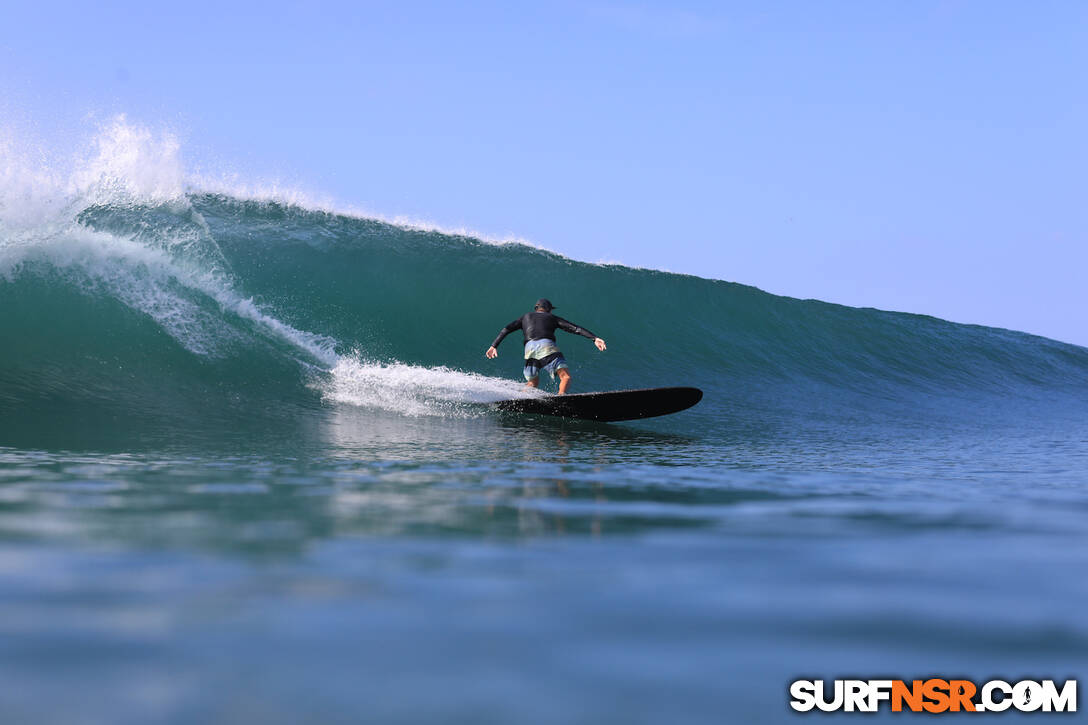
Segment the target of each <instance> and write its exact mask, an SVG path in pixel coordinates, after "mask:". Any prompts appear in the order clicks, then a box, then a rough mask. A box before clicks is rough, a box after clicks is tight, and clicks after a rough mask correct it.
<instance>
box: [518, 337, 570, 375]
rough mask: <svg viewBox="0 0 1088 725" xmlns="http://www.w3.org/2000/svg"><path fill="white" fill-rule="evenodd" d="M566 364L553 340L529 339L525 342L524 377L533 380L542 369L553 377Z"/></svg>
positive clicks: (565, 366)
mask: <svg viewBox="0 0 1088 725" xmlns="http://www.w3.org/2000/svg"><path fill="white" fill-rule="evenodd" d="M567 367H570V366H569V365H567V361H566V359H565V358H564V357H563V353H561V352H559V348H558V347H556V344H555V340H530V341H529V342H527V343H525V371H524V372H525V379H526V380H535V379H536V378H537V377H539V375H540V371H541V370H544V371H545V372H547V373H548V375H550V376H551V377H552V379H553V380H554V379H555V374H556V373H557V372H558V371H560V370H562V369H563V368H567Z"/></svg>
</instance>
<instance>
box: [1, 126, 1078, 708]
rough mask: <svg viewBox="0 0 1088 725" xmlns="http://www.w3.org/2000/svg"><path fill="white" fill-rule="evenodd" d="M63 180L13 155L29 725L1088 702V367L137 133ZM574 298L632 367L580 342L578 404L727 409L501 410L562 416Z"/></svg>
mask: <svg viewBox="0 0 1088 725" xmlns="http://www.w3.org/2000/svg"><path fill="white" fill-rule="evenodd" d="M48 156H49V154H44V153H42V152H41V151H40V149H37V148H35V147H34V146H33V145H32V144H28V143H25V142H21V141H19V140H18V139H15V138H11V137H8V138H5V139H4V140H3V141H2V142H0V169H2V171H0V174H2V176H0V614H2V615H3V616H0V639H2V640H3V641H4V642H5V646H4V647H3V648H0V678H2V679H3V681H4V682H6V683H9V684H10V685H11V686H9V687H5V688H4V691H3V692H0V714H3V715H5V717H4V718H3V719H4V720H5V722H7V721H11V722H19V721H28V722H29V721H33V722H109V723H118V722H150V721H162V722H181V721H190V720H193V719H200V720H202V721H208V722H239V721H257V720H260V721H262V722H270V723H277V722H284V723H286V722H299V721H303V720H312V721H321V722H340V721H343V722H356V721H358V714H359V712H367V713H369V714H370V715H371V716H372V717H373V718H374V719H376V720H379V721H388V720H417V719H421V718H429V719H441V720H442V721H450V722H458V721H464V722H480V721H481V719H483V720H488V721H495V722H509V721H512V720H516V721H519V722H537V721H539V722H546V721H547V722H552V721H555V720H556V719H557V718H561V719H564V720H572V721H591V720H592V721H599V720H602V719H608V720H616V721H624V722H632V723H637V722H660V721H661V720H662V719H664V718H665V717H666V713H667V715H668V717H669V718H670V719H679V720H681V721H685V722H721V721H723V717H724V716H723V713H729V716H728V718H726V719H727V720H729V721H733V720H735V721H738V722H740V721H744V722H757V721H759V722H778V721H784V720H787V719H791V717H792V715H791V713H790V712H789V711H788V707H787V705H786V699H785V697H784V694H785V692H786V691H787V683H788V682H789V681H790V680H792V679H795V678H797V677H800V676H802V675H805V676H808V675H813V676H821V677H825V678H829V679H830V678H834V677H839V676H873V677H876V676H885V675H887V676H894V677H896V678H899V677H902V678H904V679H911V678H914V677H922V676H931V675H933V674H935V673H936V674H941V673H943V674H951V675H956V676H963V677H966V678H967V679H972V680H975V681H985V680H987V679H990V678H992V677H993V676H1002V677H1003V678H1004V679H1007V680H1009V681H1015V680H1016V679H1018V678H1020V677H1039V676H1046V677H1053V678H1055V679H1060V678H1070V677H1077V676H1080V677H1083V676H1084V675H1085V674H1086V673H1085V671H1084V661H1085V660H1084V657H1083V654H1084V652H1085V650H1086V649H1088V621H1086V620H1085V618H1084V617H1083V609H1084V604H1085V602H1086V601H1088V577H1085V576H1084V575H1083V574H1084V572H1085V571H1086V570H1088V554H1086V552H1088V546H1086V544H1088V517H1086V516H1085V514H1086V513H1088V475H1086V472H1088V349H1085V348H1082V347H1078V346H1075V345H1069V344H1065V343H1061V342H1058V341H1054V340H1049V339H1046V338H1042V337H1038V336H1034V335H1029V334H1026V333H1021V332H1016V331H1012V330H1004V329H998V328H991V327H982V326H977V325H964V324H956V323H951V322H947V321H944V320H940V319H937V318H933V317H928V316H922V315H913V314H908V313H898V312H887V311H880V310H875V309H861V308H851V307H845V306H841V305H834V304H829V303H824V302H820V301H817V300H799V299H793V298H790V297H783V296H777V295H771V294H768V293H765V292H763V291H761V290H759V289H756V288H754V287H750V286H745V285H742V284H737V283H733V282H728V281H723V280H711V279H703V278H699V277H695V276H690V275H678V274H672V273H668V272H662V271H657V270H649V269H635V268H630V267H625V266H623V265H619V264H593V263H587V262H582V261H578V260H573V259H570V258H568V257H565V256H562V255H560V254H556V253H554V252H552V251H549V250H547V249H543V248H541V247H539V246H535V245H533V244H530V243H527V242H525V241H524V240H516V239H501V240H495V239H487V238H484V237H482V236H480V235H478V234H474V233H472V232H469V231H466V230H444V229H442V228H439V227H437V226H435V225H430V224H425V223H420V222H408V221H405V220H397V219H392V220H391V219H384V218H381V217H378V216H374V215H368V214H364V213H360V212H358V211H352V210H344V209H340V208H338V207H337V206H336V205H334V204H330V203H315V202H313V201H311V200H310V199H308V198H307V197H306V196H305V195H301V194H296V193H288V192H279V191H274V190H272V191H270V190H267V189H266V188H263V187H261V185H260V184H253V185H249V186H247V185H244V184H239V183H236V182H233V181H232V182H227V181H222V180H221V179H216V178H213V177H212V176H210V175H201V174H195V173H191V172H190V171H188V170H187V169H186V167H185V164H184V159H183V156H184V155H183V150H182V148H181V145H180V143H179V142H178V141H177V139H176V138H175V137H173V136H172V135H170V134H169V133H161V132H156V131H152V130H150V129H147V128H145V127H143V126H140V125H139V124H135V123H132V122H130V121H128V120H127V119H125V118H123V117H122V118H117V119H113V120H111V121H109V122H107V123H105V124H104V125H103V127H102V128H101V129H100V132H99V133H98V135H97V137H96V138H95V140H94V141H93V143H92V144H90V145H89V146H88V147H87V148H85V149H84V150H83V151H82V152H81V153H79V154H77V155H76V157H75V158H74V159H68V160H65V161H63V162H62V161H57V160H56V159H52V160H48V161H45V160H43V159H45V158H46V157H48ZM725 236H726V237H727V236H728V235H727V234H726V235H725ZM663 241H667V240H663ZM729 243H735V244H743V243H744V241H743V240H730V241H729ZM527 270H532V273H531V274H527V273H526V271H527ZM541 296H547V297H549V298H550V299H552V300H553V301H555V303H556V304H557V305H558V306H559V308H560V312H561V314H563V315H564V316H565V317H568V318H570V319H572V320H574V321H576V322H578V323H579V324H582V325H585V326H587V327H589V328H590V329H593V330H594V331H595V332H597V333H598V334H600V335H601V336H602V337H604V338H606V339H607V340H608V347H609V349H608V351H607V352H606V353H598V352H597V351H596V350H595V349H593V347H592V345H590V344H588V341H586V340H582V339H580V338H577V337H571V336H568V337H566V338H562V339H561V340H560V344H561V346H562V347H563V349H564V352H565V354H566V356H567V358H568V360H570V362H571V365H572V367H573V368H574V370H575V372H576V388H577V390H579V391H588V390H611V389H622V388H640V387H650V386H658V385H662V386H664V385H693V386H697V387H700V388H701V389H703V390H704V392H705V397H704V400H703V402H702V403H700V404H699V405H698V406H697V407H696V408H693V409H692V410H690V411H685V412H683V413H680V414H677V415H674V416H669V417H666V418H661V419H655V420H647V421H640V422H637V423H630V424H622V425H602V424H590V423H580V422H570V421H567V422H564V421H553V420H538V419H532V418H524V417H517V416H499V415H495V414H492V413H486V412H482V411H483V409H482V408H481V407H480V406H478V405H475V404H477V403H481V402H489V401H494V400H499V399H503V398H509V397H513V396H519V395H531V394H535V393H532V392H530V391H526V390H525V389H524V388H523V387H522V385H521V383H520V381H519V380H518V378H519V376H520V369H521V368H520V355H519V354H518V353H519V352H520V351H519V350H517V349H516V348H517V346H516V341H510V340H508V341H507V342H506V343H505V345H504V346H503V347H502V348H501V349H500V357H499V358H498V359H497V360H494V361H491V360H487V359H485V357H484V354H483V353H484V350H485V349H486V348H487V346H488V344H489V343H490V341H491V339H492V338H493V337H494V335H495V333H496V332H497V331H498V329H499V328H500V327H501V326H502V325H503V324H505V323H506V322H508V321H509V320H511V319H513V318H515V317H517V316H518V315H520V314H521V313H523V312H525V311H527V309H528V307H529V306H530V305H531V303H532V301H533V300H535V299H537V298H538V297H541ZM436 319H441V320H442V321H443V324H441V325H436V324H435V320H436ZM423 690H425V691H426V692H427V693H428V697H427V698H419V697H418V696H417V693H418V692H420V691H423ZM58 691H63V692H65V693H66V695H65V697H56V696H55V693H56V692H58ZM768 702H781V709H780V710H777V711H775V710H772V711H768V710H767V709H766V703H768ZM847 717H848V716H847ZM1011 719H1015V716H1012V718H1011Z"/></svg>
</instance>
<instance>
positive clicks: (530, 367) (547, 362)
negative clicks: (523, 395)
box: [485, 297, 608, 395]
mask: <svg viewBox="0 0 1088 725" xmlns="http://www.w3.org/2000/svg"><path fill="white" fill-rule="evenodd" d="M553 309H555V307H554V306H553V305H552V303H551V302H550V301H549V300H547V299H545V298H543V297H542V298H540V299H539V300H537V301H536V304H535V305H534V306H533V311H532V312H526V313H525V314H524V315H522V316H521V317H519V318H518V319H516V320H514V321H513V322H511V323H510V324H509V325H507V326H506V327H504V328H502V330H501V331H500V332H499V335H498V337H496V338H495V341H494V342H492V343H491V347H489V348H487V353H485V354H486V355H487V357H488V358H492V359H493V358H496V357H498V355H499V351H498V350H497V348H498V346H499V343H501V342H502V341H503V338H504V337H506V336H507V335H509V334H510V333H511V332H513V331H514V330H518V329H520V330H521V331H522V333H524V335H525V342H524V344H525V371H524V372H525V380H526V382H525V385H527V386H528V387H530V388H535V387H537V385H539V384H540V371H541V370H545V371H547V373H548V375H550V376H551V377H552V379H553V380H554V379H555V377H556V376H557V375H558V376H559V394H560V395H563V394H564V393H566V392H567V388H569V387H570V382H571V374H570V367H569V366H568V365H567V361H566V359H564V357H563V353H562V352H560V351H559V346H558V345H556V344H555V331H556V330H557V329H559V330H564V331H565V332H570V333H573V334H575V335H581V336H582V337H588V338H589V339H590V340H593V344H594V345H596V346H597V349H598V350H600V351H602V352H603V351H604V350H606V349H608V348H607V346H606V345H605V344H604V340H602V339H601V338H599V337H597V336H596V335H594V334H593V333H592V332H590V331H589V330H587V329H585V328H584V327H579V326H578V325H575V324H574V323H573V322H568V321H567V320H564V319H563V318H562V317H557V316H556V315H553V314H552V310H553Z"/></svg>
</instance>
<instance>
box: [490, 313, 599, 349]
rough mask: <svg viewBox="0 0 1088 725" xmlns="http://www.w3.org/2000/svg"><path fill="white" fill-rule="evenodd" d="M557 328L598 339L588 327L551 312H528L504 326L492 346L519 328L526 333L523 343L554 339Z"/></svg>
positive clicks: (495, 345) (497, 344)
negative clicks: (579, 325) (580, 325)
mask: <svg viewBox="0 0 1088 725" xmlns="http://www.w3.org/2000/svg"><path fill="white" fill-rule="evenodd" d="M557 328H558V329H560V330H565V331H566V332H571V333H574V334H575V335H581V336H582V337H588V338H589V339H590V340H596V339H597V336H596V335H594V334H593V333H592V332H590V331H589V330H587V329H586V328H584V327H578V325H575V324H574V323H573V322H568V321H567V320H564V319H563V318H562V317H557V316H555V315H553V314H552V313H550V312H526V313H525V314H524V315H522V316H521V317H519V318H518V319H516V320H514V321H513V322H511V323H510V324H509V325H507V326H506V327H504V328H502V330H500V331H499V336H498V337H496V338H495V342H493V343H491V347H498V346H499V343H500V342H502V339H503V338H504V337H506V336H507V335H509V334H510V333H511V332H513V331H514V330H517V329H520V330H521V331H522V332H523V333H524V334H525V340H523V341H522V344H523V345H524V344H525V343H526V342H529V341H530V340H554V339H555V331H556V329H557Z"/></svg>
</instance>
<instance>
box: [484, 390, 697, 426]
mask: <svg viewBox="0 0 1088 725" xmlns="http://www.w3.org/2000/svg"><path fill="white" fill-rule="evenodd" d="M702 398H703V391H702V390H699V389H698V388H645V389H643V390H613V391H610V392H607V393H575V394H572V395H548V396H543V397H539V396H538V397H532V398H514V399H513V400H500V401H498V402H496V403H490V404H489V405H490V406H491V407H493V408H497V409H499V410H503V411H507V412H511V413H535V414H537V415H555V416H559V417H562V418H580V419H582V420H599V421H605V422H611V421H616V420H637V419H639V418H653V417H654V416H658V415H668V414H669V413H676V412H678V411H681V410H685V409H687V408H690V407H691V406H693V405H695V404H696V403H698V402H699V401H700V400H702Z"/></svg>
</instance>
